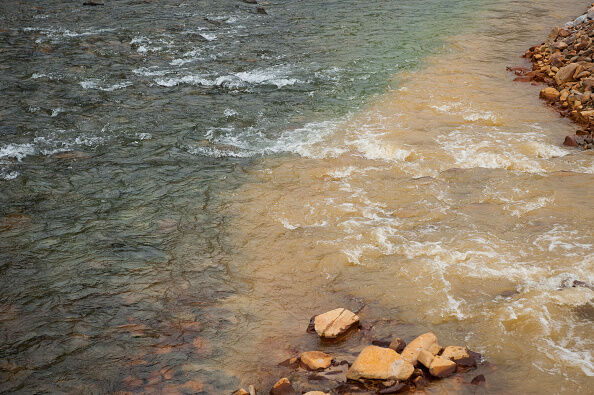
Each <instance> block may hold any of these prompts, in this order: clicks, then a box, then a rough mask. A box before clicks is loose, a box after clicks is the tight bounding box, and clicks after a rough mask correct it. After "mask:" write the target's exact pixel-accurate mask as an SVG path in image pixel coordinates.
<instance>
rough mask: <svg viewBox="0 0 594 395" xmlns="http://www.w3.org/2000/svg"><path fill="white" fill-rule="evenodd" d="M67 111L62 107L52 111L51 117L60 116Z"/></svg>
mask: <svg viewBox="0 0 594 395" xmlns="http://www.w3.org/2000/svg"><path fill="white" fill-rule="evenodd" d="M65 111H66V110H65V109H63V108H62V107H58V108H54V109H53V110H52V115H51V117H57V116H58V114H60V113H61V112H65Z"/></svg>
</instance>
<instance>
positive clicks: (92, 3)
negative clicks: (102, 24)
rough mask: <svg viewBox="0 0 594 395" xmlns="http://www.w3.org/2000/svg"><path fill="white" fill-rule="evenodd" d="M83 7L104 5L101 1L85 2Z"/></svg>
mask: <svg viewBox="0 0 594 395" xmlns="http://www.w3.org/2000/svg"><path fill="white" fill-rule="evenodd" d="M83 5H105V3H104V2H103V0H85V1H84V2H83Z"/></svg>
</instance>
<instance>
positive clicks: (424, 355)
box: [417, 350, 435, 368]
mask: <svg viewBox="0 0 594 395" xmlns="http://www.w3.org/2000/svg"><path fill="white" fill-rule="evenodd" d="M433 358H435V355H433V354H432V353H430V352H429V351H427V350H421V351H420V352H419V356H418V357H417V361H419V363H421V365H423V366H425V367H426V368H429V367H430V366H431V362H433Z"/></svg>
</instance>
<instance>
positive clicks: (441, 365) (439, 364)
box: [429, 355, 456, 378]
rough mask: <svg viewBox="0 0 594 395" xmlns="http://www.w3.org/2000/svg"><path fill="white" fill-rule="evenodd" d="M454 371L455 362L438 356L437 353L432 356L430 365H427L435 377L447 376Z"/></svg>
mask: <svg viewBox="0 0 594 395" xmlns="http://www.w3.org/2000/svg"><path fill="white" fill-rule="evenodd" d="M455 371H456V363H455V362H453V361H450V360H449V359H446V358H443V357H440V356H439V355H438V356H436V357H435V358H433V361H432V362H431V366H430V367H429V373H431V374H432V375H433V376H435V377H440V378H444V377H448V376H451V375H452V374H454V372H455Z"/></svg>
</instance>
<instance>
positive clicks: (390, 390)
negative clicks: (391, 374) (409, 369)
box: [378, 383, 408, 395]
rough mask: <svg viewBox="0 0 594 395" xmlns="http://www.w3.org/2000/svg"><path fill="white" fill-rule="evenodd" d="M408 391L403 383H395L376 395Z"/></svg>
mask: <svg viewBox="0 0 594 395" xmlns="http://www.w3.org/2000/svg"><path fill="white" fill-rule="evenodd" d="M406 390H408V386H407V385H406V384H404V383H396V384H394V385H391V386H389V387H387V388H383V389H381V390H379V391H378V394H380V395H384V394H397V393H399V392H404V391H406Z"/></svg>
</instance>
